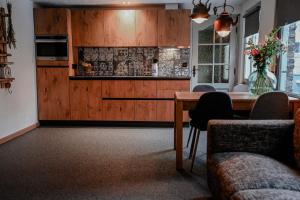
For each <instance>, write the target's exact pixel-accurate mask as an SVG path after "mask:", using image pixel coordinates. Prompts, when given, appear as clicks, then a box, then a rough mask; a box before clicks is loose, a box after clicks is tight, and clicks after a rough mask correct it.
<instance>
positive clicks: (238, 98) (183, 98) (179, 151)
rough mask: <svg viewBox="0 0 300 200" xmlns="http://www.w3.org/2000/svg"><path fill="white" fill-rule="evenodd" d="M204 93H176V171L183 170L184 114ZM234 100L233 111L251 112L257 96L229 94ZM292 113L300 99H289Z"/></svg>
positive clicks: (299, 103)
mask: <svg viewBox="0 0 300 200" xmlns="http://www.w3.org/2000/svg"><path fill="white" fill-rule="evenodd" d="M203 94H204V92H176V93H175V112H174V115H175V116H174V118H175V121H174V122H175V125H174V148H175V149H176V169H177V170H181V169H183V144H182V140H183V112H184V111H188V110H191V109H193V108H194V107H195V106H196V104H197V102H198V100H199V98H200V97H201V95H203ZM228 94H229V96H230V97H231V99H232V105H233V110H235V111H250V110H251V109H252V106H253V104H254V102H255V100H256V99H257V96H253V95H250V94H249V93H248V92H229V93H228ZM270 103H272V102H270ZM289 107H290V112H291V113H296V110H297V109H298V108H299V107H300V99H298V98H293V97H289Z"/></svg>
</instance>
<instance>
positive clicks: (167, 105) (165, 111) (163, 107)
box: [156, 100, 174, 122]
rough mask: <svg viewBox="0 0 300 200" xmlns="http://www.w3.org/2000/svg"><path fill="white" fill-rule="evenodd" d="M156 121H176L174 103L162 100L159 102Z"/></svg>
mask: <svg viewBox="0 0 300 200" xmlns="http://www.w3.org/2000/svg"><path fill="white" fill-rule="evenodd" d="M156 109H157V114H156V120H157V121H160V122H173V121H174V101H172V100H169V101H166V100H160V101H159V102H157V107H156Z"/></svg>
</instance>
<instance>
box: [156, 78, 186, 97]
mask: <svg viewBox="0 0 300 200" xmlns="http://www.w3.org/2000/svg"><path fill="white" fill-rule="evenodd" d="M180 91H190V81H188V80H159V81H157V97H158V98H174V95H175V92H180Z"/></svg>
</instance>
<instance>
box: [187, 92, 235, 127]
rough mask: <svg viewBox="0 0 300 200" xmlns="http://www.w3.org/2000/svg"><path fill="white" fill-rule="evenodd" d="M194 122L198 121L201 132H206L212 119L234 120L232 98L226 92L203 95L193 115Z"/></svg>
mask: <svg viewBox="0 0 300 200" xmlns="http://www.w3.org/2000/svg"><path fill="white" fill-rule="evenodd" d="M191 117H192V120H194V121H197V124H199V125H200V127H199V128H200V129H201V130H206V128H207V123H208V121H209V120H211V119H232V118H233V109H232V101H231V98H230V96H229V95H228V94H227V93H224V92H208V93H205V94H203V95H202V96H201V97H200V99H199V101H198V103H197V105H196V108H195V110H193V111H192V113H191Z"/></svg>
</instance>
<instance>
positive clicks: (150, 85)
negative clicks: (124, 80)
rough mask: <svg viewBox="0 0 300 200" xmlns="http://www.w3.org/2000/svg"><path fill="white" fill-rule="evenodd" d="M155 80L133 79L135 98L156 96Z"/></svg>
mask: <svg viewBox="0 0 300 200" xmlns="http://www.w3.org/2000/svg"><path fill="white" fill-rule="evenodd" d="M156 92H157V87H156V81H152V80H136V81H134V96H135V98H156V96H157V95H156Z"/></svg>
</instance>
